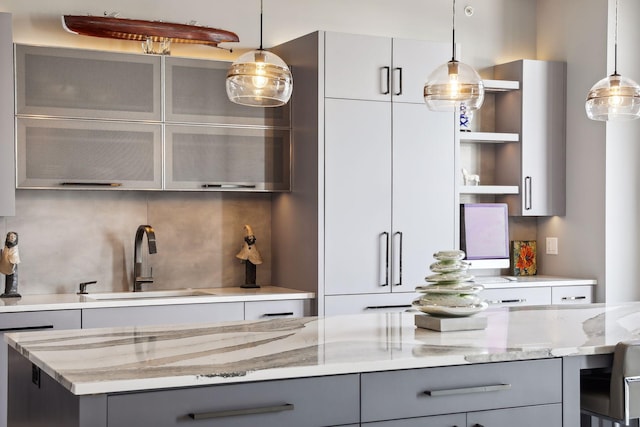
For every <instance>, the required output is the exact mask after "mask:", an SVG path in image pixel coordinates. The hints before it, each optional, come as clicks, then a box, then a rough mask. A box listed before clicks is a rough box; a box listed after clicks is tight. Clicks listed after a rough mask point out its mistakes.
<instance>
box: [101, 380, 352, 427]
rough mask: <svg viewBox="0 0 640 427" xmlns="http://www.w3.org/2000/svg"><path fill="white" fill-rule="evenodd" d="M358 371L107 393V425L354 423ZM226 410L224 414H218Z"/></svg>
mask: <svg viewBox="0 0 640 427" xmlns="http://www.w3.org/2000/svg"><path fill="white" fill-rule="evenodd" d="M358 395H359V381H358V375H339V376H332V377H316V378H301V379H293V380H282V381H265V382H257V383H245V384H232V385H222V386H212V387H200V388H189V389H180V390H166V391H155V392H147V393H135V394H123V395H114V396H109V397H108V419H109V427H129V426H136V425H137V426H155V427H165V426H166V427H169V426H182V425H185V423H188V421H193V420H194V417H195V421H196V422H194V423H193V425H198V426H202V427H210V426H224V427H240V426H242V427H245V426H250V425H259V426H261V427H282V426H296V427H312V426H317V427H321V426H333V425H340V424H349V423H358V421H359V416H360V405H359V401H358ZM224 412H226V414H225V413H224Z"/></svg>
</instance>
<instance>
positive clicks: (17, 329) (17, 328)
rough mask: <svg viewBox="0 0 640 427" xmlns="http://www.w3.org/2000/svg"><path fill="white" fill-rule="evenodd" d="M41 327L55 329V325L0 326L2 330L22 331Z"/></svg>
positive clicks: (35, 329)
mask: <svg viewBox="0 0 640 427" xmlns="http://www.w3.org/2000/svg"><path fill="white" fill-rule="evenodd" d="M41 329H53V325H40V326H18V327H15V328H0V333H2V332H20V331H38V330H41Z"/></svg>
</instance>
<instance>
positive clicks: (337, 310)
mask: <svg viewBox="0 0 640 427" xmlns="http://www.w3.org/2000/svg"><path fill="white" fill-rule="evenodd" d="M418 297H420V294H418V293H415V292H414V293H407V292H394V293H386V294H355V295H327V296H325V302H326V304H325V309H324V315H325V316H339V315H342V314H356V313H375V312H381V311H383V312H402V311H407V310H410V309H411V308H412V307H411V302H412V301H413V300H414V299H416V298H418Z"/></svg>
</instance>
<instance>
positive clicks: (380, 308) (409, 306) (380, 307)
mask: <svg viewBox="0 0 640 427" xmlns="http://www.w3.org/2000/svg"><path fill="white" fill-rule="evenodd" d="M387 308H411V304H397V305H369V306H366V307H365V308H364V309H365V310H385V309H387Z"/></svg>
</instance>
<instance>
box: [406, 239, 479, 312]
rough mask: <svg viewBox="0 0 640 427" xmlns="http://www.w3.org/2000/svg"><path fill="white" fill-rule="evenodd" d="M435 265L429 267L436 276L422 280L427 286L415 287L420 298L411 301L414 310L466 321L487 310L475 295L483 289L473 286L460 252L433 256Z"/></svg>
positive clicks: (471, 277)
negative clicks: (460, 318)
mask: <svg viewBox="0 0 640 427" xmlns="http://www.w3.org/2000/svg"><path fill="white" fill-rule="evenodd" d="M433 257H434V258H435V259H436V262H435V263H433V264H431V265H430V266H429V269H430V270H431V271H432V272H434V273H435V274H432V275H429V276H427V277H426V278H425V280H426V282H427V284H426V285H424V286H417V287H416V292H419V293H421V294H422V296H421V297H420V298H418V299H416V300H414V301H413V304H412V305H413V307H414V308H416V309H417V310H419V311H421V312H423V313H427V314H430V315H434V316H441V317H466V316H471V315H474V314H476V313H479V312H481V311H483V310H486V308H487V307H488V304H487V303H486V302H485V301H483V300H482V299H481V298H480V297H479V296H478V293H479V292H480V291H482V290H483V289H484V287H483V286H481V285H477V284H475V283H473V282H472V280H473V276H472V275H470V274H469V273H468V271H467V270H468V269H469V263H468V262H466V261H463V259H464V257H465V253H464V252H463V251H458V250H452V251H440V252H437V253H435V254H434V255H433Z"/></svg>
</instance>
